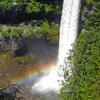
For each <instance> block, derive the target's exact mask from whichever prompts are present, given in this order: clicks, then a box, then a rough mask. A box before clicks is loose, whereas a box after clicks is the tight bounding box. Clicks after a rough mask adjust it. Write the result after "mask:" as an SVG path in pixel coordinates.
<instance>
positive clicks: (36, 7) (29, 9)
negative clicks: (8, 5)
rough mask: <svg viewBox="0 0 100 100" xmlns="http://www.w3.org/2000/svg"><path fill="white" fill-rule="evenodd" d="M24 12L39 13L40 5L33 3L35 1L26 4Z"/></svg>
mask: <svg viewBox="0 0 100 100" xmlns="http://www.w3.org/2000/svg"><path fill="white" fill-rule="evenodd" d="M26 11H27V12H28V13H31V12H39V11H40V3H39V2H35V1H32V2H30V3H28V4H27V7H26Z"/></svg>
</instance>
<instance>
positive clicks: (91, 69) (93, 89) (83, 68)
mask: <svg viewBox="0 0 100 100" xmlns="http://www.w3.org/2000/svg"><path fill="white" fill-rule="evenodd" d="M87 1H88V2H87ZM85 3H86V5H84V8H85V9H84V8H83V9H82V13H83V15H82V16H84V13H86V12H87V16H85V19H82V20H83V21H84V23H83V29H82V32H81V33H80V35H79V37H78V38H77V40H76V42H75V44H74V49H73V50H72V51H71V54H72V55H71V57H70V58H71V61H70V62H71V65H72V69H71V70H72V76H71V77H70V80H69V81H65V82H63V87H62V89H61V91H60V96H61V98H62V100H99V99H100V32H99V30H100V27H99V26H100V25H99V24H100V23H99V20H100V17H99V16H100V11H99V8H100V3H99V1H97V0H95V1H94V0H85ZM91 3H92V9H91V10H90V7H91ZM94 6H95V7H94ZM84 30H85V31H84ZM64 71H65V69H64ZM65 74H66V73H64V78H65V80H66V77H68V75H65Z"/></svg>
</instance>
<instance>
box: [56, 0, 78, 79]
mask: <svg viewBox="0 0 100 100" xmlns="http://www.w3.org/2000/svg"><path fill="white" fill-rule="evenodd" d="M79 7H80V0H64V4H63V11H62V19H61V26H60V40H59V56H58V59H59V66H60V69H59V70H60V74H61V75H62V76H63V73H64V72H63V70H62V68H66V70H69V71H71V69H70V67H69V66H68V65H69V63H68V57H69V53H70V51H69V50H71V49H72V44H73V43H74V42H75V39H76V36H77V30H78V17H79V11H80V9H79ZM65 60H66V62H67V66H66V65H65ZM60 80H63V77H61V78H60Z"/></svg>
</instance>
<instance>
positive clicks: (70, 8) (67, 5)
mask: <svg viewBox="0 0 100 100" xmlns="http://www.w3.org/2000/svg"><path fill="white" fill-rule="evenodd" d="M79 6H80V0H64V3H63V11H62V18H61V26H60V39H59V55H58V63H59V64H58V65H59V66H60V65H61V66H62V67H64V66H65V62H64V60H65V58H68V56H69V50H70V49H72V46H71V45H72V43H74V41H75V39H76V36H77V27H78V16H79ZM57 71H58V67H57V68H56V69H55V70H51V71H50V72H49V74H48V75H46V76H44V77H42V78H41V79H40V80H39V82H37V83H36V84H34V85H33V87H32V88H33V91H34V90H35V91H41V92H43V91H47V90H50V89H51V90H52V89H54V90H59V83H58V81H57V80H58V75H57ZM62 74H63V72H62Z"/></svg>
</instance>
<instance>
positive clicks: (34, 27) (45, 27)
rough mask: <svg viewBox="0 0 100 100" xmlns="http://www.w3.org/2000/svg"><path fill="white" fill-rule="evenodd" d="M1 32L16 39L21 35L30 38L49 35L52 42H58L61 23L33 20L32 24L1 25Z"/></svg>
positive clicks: (4, 35)
mask: <svg viewBox="0 0 100 100" xmlns="http://www.w3.org/2000/svg"><path fill="white" fill-rule="evenodd" d="M0 33H1V34H2V36H3V37H4V38H5V37H8V38H9V37H10V36H12V37H14V38H16V39H18V38H20V37H28V38H33V37H36V38H41V37H43V36H47V37H48V38H49V40H50V42H52V43H58V40H59V39H58V38H59V25H58V24H55V23H52V24H51V25H50V24H49V23H48V21H47V20H44V21H40V22H38V21H36V20H33V21H32V22H31V24H28V25H21V24H20V25H19V26H6V25H1V27H0Z"/></svg>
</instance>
